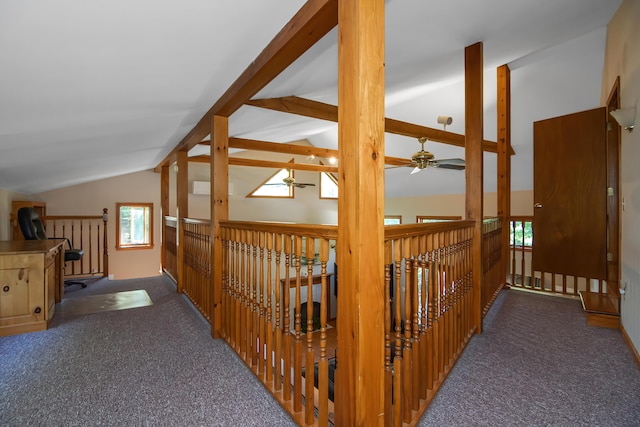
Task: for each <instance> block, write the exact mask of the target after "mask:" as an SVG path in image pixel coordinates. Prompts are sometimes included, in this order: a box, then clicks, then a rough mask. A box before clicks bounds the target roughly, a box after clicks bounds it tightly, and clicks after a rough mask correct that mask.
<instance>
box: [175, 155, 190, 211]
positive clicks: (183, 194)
mask: <svg viewBox="0 0 640 427" xmlns="http://www.w3.org/2000/svg"><path fill="white" fill-rule="evenodd" d="M176 186H177V189H176V193H177V199H178V215H176V216H177V217H179V218H188V217H189V153H187V152H186V151H179V152H178V175H177V176H176Z"/></svg>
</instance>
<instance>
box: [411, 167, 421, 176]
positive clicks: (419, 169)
mask: <svg viewBox="0 0 640 427" xmlns="http://www.w3.org/2000/svg"><path fill="white" fill-rule="evenodd" d="M421 170H422V169H421V168H419V167H418V166H416V167H415V168H413V170H412V171H411V175H413V174H414V173H418V172H420V171H421Z"/></svg>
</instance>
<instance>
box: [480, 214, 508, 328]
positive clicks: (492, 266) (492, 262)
mask: <svg viewBox="0 0 640 427" xmlns="http://www.w3.org/2000/svg"><path fill="white" fill-rule="evenodd" d="M502 248H503V245H502V220H501V219H500V218H490V219H485V220H484V222H483V224H482V258H483V260H482V313H483V316H484V315H486V314H487V312H488V311H489V309H490V308H491V305H492V304H493V301H494V300H495V299H496V297H497V296H498V293H500V291H501V290H502V287H503V286H504V284H505V275H504V272H505V268H506V260H504V259H502V258H503V256H502Z"/></svg>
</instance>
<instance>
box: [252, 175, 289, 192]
mask: <svg viewBox="0 0 640 427" xmlns="http://www.w3.org/2000/svg"><path fill="white" fill-rule="evenodd" d="M288 176H289V171H288V170H286V169H280V171H279V172H278V173H276V174H275V175H273V176H272V177H271V179H270V180H269V181H267V182H265V183H264V184H263V185H262V186H261V187H260V188H258V189H257V190H256V191H254V192H253V193H252V195H253V196H269V197H291V187H289V186H288V185H287V184H285V183H284V181H282V180H283V179H285V178H286V177H288Z"/></svg>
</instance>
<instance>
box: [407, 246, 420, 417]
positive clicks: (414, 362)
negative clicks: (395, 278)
mask: <svg viewBox="0 0 640 427" xmlns="http://www.w3.org/2000/svg"><path fill="white" fill-rule="evenodd" d="M410 250H411V259H412V262H411V282H410V285H411V288H410V290H411V292H409V294H410V298H411V305H410V306H409V310H410V311H409V313H410V315H411V317H409V318H407V322H409V323H411V324H412V326H411V331H409V332H410V334H411V336H412V338H410V341H412V347H411V352H412V354H411V373H410V375H411V409H412V410H414V411H417V410H418V409H420V384H419V382H420V377H419V372H420V357H419V356H420V353H419V348H420V347H419V341H420V339H419V337H418V328H419V322H420V318H419V316H418V303H419V301H420V294H419V293H418V269H419V268H420V260H419V259H418V257H419V247H418V236H413V237H412V238H411V247H410Z"/></svg>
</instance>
